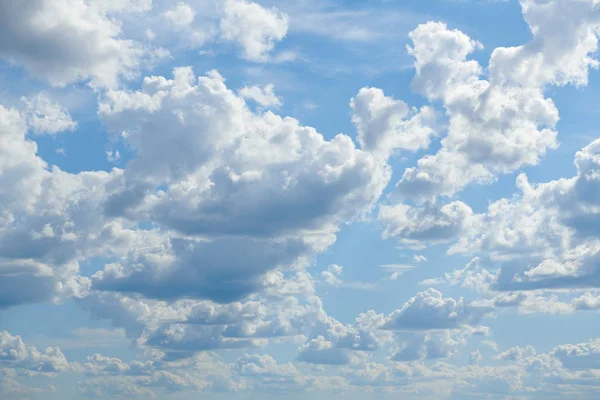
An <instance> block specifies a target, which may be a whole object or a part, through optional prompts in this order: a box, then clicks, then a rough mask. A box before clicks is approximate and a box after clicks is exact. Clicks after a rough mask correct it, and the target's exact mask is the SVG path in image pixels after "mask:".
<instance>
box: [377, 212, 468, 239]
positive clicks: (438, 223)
mask: <svg viewBox="0 0 600 400" xmlns="http://www.w3.org/2000/svg"><path fill="white" fill-rule="evenodd" d="M377 219H378V221H379V222H380V223H382V224H383V225H384V226H385V230H384V231H383V238H384V239H388V238H398V240H399V241H400V243H402V244H404V245H406V246H408V247H411V246H413V247H420V246H422V245H423V244H425V243H434V244H435V243H443V242H447V241H451V240H453V239H456V238H457V237H458V236H459V235H460V234H461V233H462V232H463V231H465V230H466V229H467V228H469V227H470V226H471V225H472V224H475V223H476V222H477V221H476V220H475V218H474V214H473V210H471V207H469V206H468V205H467V204H465V203H463V202H462V201H454V202H452V203H449V204H444V205H438V204H434V203H426V204H423V205H421V206H416V207H411V206H409V205H406V204H396V205H382V206H380V207H379V214H378V216H377Z"/></svg>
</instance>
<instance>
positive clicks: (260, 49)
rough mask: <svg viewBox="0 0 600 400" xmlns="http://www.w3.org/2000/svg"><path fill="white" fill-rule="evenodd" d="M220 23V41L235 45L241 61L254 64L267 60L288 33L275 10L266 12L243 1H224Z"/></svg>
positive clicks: (285, 21) (280, 15)
mask: <svg viewBox="0 0 600 400" xmlns="http://www.w3.org/2000/svg"><path fill="white" fill-rule="evenodd" d="M224 12H225V16H224V18H223V19H221V21H220V25H219V26H220V29H221V38H222V39H224V40H227V41H232V42H234V43H236V44H237V45H238V46H239V47H240V48H241V50H242V57H243V58H245V59H247V60H249V61H255V62H264V61H268V60H269V52H270V51H271V50H273V48H274V47H275V43H276V42H279V41H281V40H282V39H283V38H284V37H285V35H286V34H287V30H288V17H287V15H286V14H284V13H282V12H281V11H279V10H277V9H276V8H272V9H266V8H263V7H261V6H260V5H259V4H257V3H253V2H249V1H247V0H225V5H224Z"/></svg>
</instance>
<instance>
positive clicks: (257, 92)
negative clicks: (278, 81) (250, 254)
mask: <svg viewBox="0 0 600 400" xmlns="http://www.w3.org/2000/svg"><path fill="white" fill-rule="evenodd" d="M274 89H275V86H274V85H273V84H268V85H263V86H258V85H254V86H245V87H243V88H241V89H240V90H239V94H240V96H241V97H243V98H244V99H249V100H252V101H255V102H256V103H258V105H260V106H262V107H266V108H277V107H279V106H281V104H282V101H281V98H279V97H278V96H277V95H276V94H275V90H274Z"/></svg>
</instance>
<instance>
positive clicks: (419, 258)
mask: <svg viewBox="0 0 600 400" xmlns="http://www.w3.org/2000/svg"><path fill="white" fill-rule="evenodd" d="M413 261H414V262H416V263H424V262H427V258H426V257H425V256H422V255H420V254H415V255H414V256H413Z"/></svg>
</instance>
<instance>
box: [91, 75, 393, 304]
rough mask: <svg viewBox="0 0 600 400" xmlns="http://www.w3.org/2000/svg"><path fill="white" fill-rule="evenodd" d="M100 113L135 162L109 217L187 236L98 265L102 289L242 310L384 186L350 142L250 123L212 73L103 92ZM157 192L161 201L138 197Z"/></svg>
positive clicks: (381, 173)
mask: <svg viewBox="0 0 600 400" xmlns="http://www.w3.org/2000/svg"><path fill="white" fill-rule="evenodd" d="M100 114H101V115H102V116H103V118H104V119H105V121H106V122H107V124H108V125H109V126H110V127H111V128H112V129H114V130H118V131H121V130H125V131H127V140H128V141H129V142H130V143H131V144H132V145H133V146H134V147H135V148H136V150H137V151H138V155H137V157H136V158H135V159H134V160H132V161H131V162H130V163H129V164H128V165H127V169H126V171H125V178H126V180H127V181H128V183H127V185H128V189H126V190H125V191H124V192H123V193H121V194H119V195H118V196H115V197H112V198H110V199H109V200H108V201H107V203H106V206H105V209H106V210H107V212H108V213H111V214H112V215H115V216H119V215H123V216H127V217H129V218H135V219H139V218H142V219H146V218H149V219H150V220H151V221H153V222H155V223H156V222H158V223H160V224H161V225H162V226H164V227H165V228H169V229H173V230H176V231H178V232H179V233H180V235H188V237H177V236H173V235H171V234H170V235H169V236H168V237H167V239H166V241H165V243H164V244H161V246H160V247H156V252H154V253H153V255H152V257H150V258H149V257H148V254H145V253H141V252H139V251H137V250H135V251H132V252H131V254H130V257H129V259H128V260H126V261H127V262H125V263H115V264H111V265H109V266H107V267H106V268H105V269H104V271H103V272H101V273H98V274H97V275H96V276H95V278H94V287H96V288H98V289H101V290H113V291H124V292H136V293H142V294H144V295H146V296H149V297H155V298H175V297H202V298H209V299H213V300H217V301H231V300H237V299H240V298H242V297H244V296H246V295H248V294H250V293H253V292H256V291H259V290H260V289H262V288H264V287H265V286H266V285H267V284H268V282H267V280H265V274H266V273H267V272H269V271H272V270H274V269H276V268H280V269H283V270H285V269H286V268H289V267H291V266H296V267H298V266H302V265H303V264H305V263H306V261H307V259H308V258H310V257H311V256H312V255H314V254H316V253H317V252H319V251H322V250H324V249H325V248H326V247H327V246H328V245H329V244H331V243H332V241H333V240H334V239H335V236H334V235H333V234H334V233H335V231H336V230H337V225H338V224H340V223H343V222H349V221H352V220H353V219H355V218H356V217H358V216H360V215H361V214H362V213H364V212H366V211H368V210H369V209H370V208H371V207H372V205H373V203H374V202H375V201H376V200H377V199H378V198H379V196H380V194H381V192H382V190H383V188H384V187H385V185H386V184H387V182H388V180H389V171H388V168H387V166H386V165H385V163H383V162H382V161H381V160H379V159H378V158H377V157H375V156H374V155H372V154H371V153H368V152H364V151H362V150H359V149H356V148H355V146H354V144H353V142H352V140H351V139H350V138H349V137H347V136H345V135H341V134H340V135H338V136H336V137H335V138H333V139H332V140H330V141H327V140H325V139H324V138H323V137H322V136H321V135H320V134H319V133H317V132H316V131H315V130H314V129H313V128H310V127H304V126H301V125H299V123H298V121H296V120H294V119H292V118H281V117H279V116H277V115H275V114H273V113H271V112H266V113H264V114H255V113H253V112H252V111H251V110H250V109H249V108H248V107H247V106H246V104H245V102H244V100H243V98H241V97H239V96H237V95H236V94H235V93H234V92H232V91H231V90H229V89H228V88H227V86H226V85H225V81H224V79H223V78H222V77H221V76H220V75H219V74H218V73H217V72H214V71H213V72H210V73H209V74H208V75H207V76H204V77H200V78H198V79H196V78H195V77H194V75H193V73H192V71H191V69H189V68H178V69H176V70H175V72H174V79H172V80H167V79H165V78H163V77H151V78H146V79H145V80H144V87H143V90H141V91H138V92H126V91H109V92H108V93H107V95H106V100H105V102H103V103H102V104H101V105H100ZM167 130H168V132H170V135H169V136H168V137H167V136H165V135H164V132H165V131H167ZM199 133H202V134H199ZM182 149H187V150H186V151H185V152H183V151H182ZM160 184H166V190H161V191H158V192H156V193H154V194H149V195H147V193H148V192H149V191H150V189H151V188H152V187H155V186H158V185H160ZM189 235H194V236H195V238H192V237H189ZM230 249H237V250H236V251H231V250H230ZM134 266H136V267H134ZM140 267H141V268H140ZM159 271H160V272H159ZM157 273H159V274H160V276H161V277H162V278H161V280H160V281H157V280H156V279H155V278H154V277H155V276H156V274H157ZM225 287H226V288H228V289H227V290H224V288H225Z"/></svg>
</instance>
